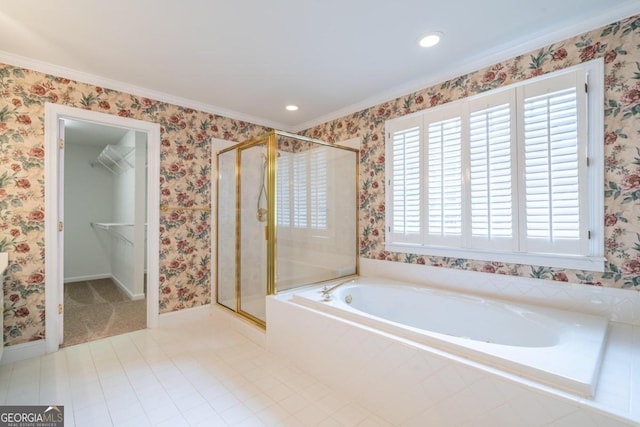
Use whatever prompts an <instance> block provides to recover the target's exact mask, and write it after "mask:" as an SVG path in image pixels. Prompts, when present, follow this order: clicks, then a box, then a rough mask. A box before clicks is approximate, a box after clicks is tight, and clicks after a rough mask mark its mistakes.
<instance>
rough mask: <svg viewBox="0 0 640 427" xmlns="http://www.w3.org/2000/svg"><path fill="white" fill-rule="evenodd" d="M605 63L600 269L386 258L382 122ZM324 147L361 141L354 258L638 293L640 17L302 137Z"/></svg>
mask: <svg viewBox="0 0 640 427" xmlns="http://www.w3.org/2000/svg"><path fill="white" fill-rule="evenodd" d="M595 58H603V60H604V63H605V82H604V83H605V140H604V141H603V144H605V180H606V182H605V205H606V206H605V214H606V217H605V227H606V229H605V233H606V236H605V239H606V242H605V255H606V258H607V263H606V271H605V272H604V273H593V272H585V271H570V270H562V269H555V268H548V267H540V266H529V265H518V264H505V263H499V262H484V261H474V260H468V259H458V258H450V257H437V256H422V255H416V254H404V253H393V252H387V251H385V248H384V220H385V206H384V203H385V195H384V183H385V180H384V164H385V158H384V154H385V147H384V126H385V121H386V120H389V119H393V118H396V117H400V116H403V115H406V114H410V113H414V112H416V111H420V110H424V109H427V108H430V107H433V106H436V105H440V104H444V103H447V102H451V101H455V100H458V99H461V98H464V97H467V96H471V95H475V94H478V93H480V92H484V91H486V90H490V89H494V88H498V87H501V86H504V85H509V84H512V83H515V82H519V81H523V80H526V79H528V78H531V77H535V76H539V75H541V74H544V73H549V72H551V71H555V70H560V69H563V68H567V67H570V66H572V65H575V64H579V63H581V62H584V61H589V60H592V59H595ZM304 133H305V134H306V135H308V136H312V137H314V138H319V139H323V140H325V141H329V142H338V141H344V140H347V139H350V138H354V137H360V138H361V148H360V184H361V188H360V256H362V257H365V258H372V259H379V260H390V261H400V262H406V263H417V264H425V265H431V266H439V267H448V268H456V269H464V270H475V271H483V272H487V273H497V274H509V275H515V276H527V277H536V278H543V279H553V280H559V281H571V282H576V283H583V284H589V285H598V286H608V287H618V288H633V289H637V290H640V218H639V213H640V212H639V209H638V200H640V16H632V17H630V18H627V19H624V20H621V21H619V22H615V23H613V24H611V25H607V26H606V27H603V28H599V29H595V30H593V31H589V32H587V33H585V34H582V35H579V36H576V37H574V38H572V39H569V40H565V41H562V42H559V43H554V44H552V45H550V46H546V47H544V48H542V49H539V50H536V51H534V52H530V53H527V54H524V55H521V56H518V57H515V58H513V59H510V60H508V61H504V62H501V63H499V64H495V65H492V66H490V67H488V68H485V69H482V70H478V71H476V72H473V73H470V74H465V75H462V76H459V77H456V78H454V79H451V80H448V81H446V82H443V83H441V84H439V85H436V86H432V87H429V88H425V89H422V90H419V91H417V92H414V93H411V94H408V95H406V96H403V97H400V98H397V99H394V100H392V101H389V102H385V103H383V104H380V105H377V106H374V107H371V108H368V109H366V110H362V111H359V112H357V113H354V114H351V115H348V116H346V117H342V118H339V119H337V120H333V121H330V122H328V123H324V124H322V125H319V126H316V127H314V128H312V129H308V130H306V131H305V132H304Z"/></svg>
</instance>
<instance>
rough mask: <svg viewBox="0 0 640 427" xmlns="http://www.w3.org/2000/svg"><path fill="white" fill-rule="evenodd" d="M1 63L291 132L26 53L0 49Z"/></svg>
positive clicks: (234, 113) (276, 124)
mask: <svg viewBox="0 0 640 427" xmlns="http://www.w3.org/2000/svg"><path fill="white" fill-rule="evenodd" d="M0 62H3V63H5V64H7V65H13V66H16V67H21V68H26V69H29V70H33V71H39V72H41V73H45V74H50V75H53V76H56V77H64V78H67V79H70V80H75V81H78V82H82V83H87V84H92V85H95V86H100V87H104V88H109V89H112V90H117V91H119V92H123V93H127V94H131V95H135V96H141V97H145V98H149V99H154V100H157V101H162V102H166V103H169V104H173V105H178V106H181V107H185V108H192V109H194V110H197V111H202V112H205V113H210V114H216V115H219V116H223V117H227V118H230V119H235V120H241V121H244V122H248V123H252V124H255V125H260V126H265V127H268V128H273V129H279V130H285V131H289V132H291V131H292V129H291V126H288V125H285V124H283V123H278V122H273V121H270V120H267V119H263V118H260V117H254V116H250V115H248V114H243V113H239V112H237V111H233V110H228V109H225V108H222V107H217V106H215V105H210V104H205V103H202V102H198V101H194V100H192V99H187V98H182V97H179V96H175V95H171V94H168V93H164V92H160V91H156V90H153V89H147V88H144V87H141V86H136V85H132V84H129V83H125V82H121V81H117V80H112V79H108V78H106V77H102V76H98V75H95V74H90V73H86V72H84V71H78V70H74V69H71V68H67V67H61V66H59V65H55V64H51V63H49V62H44V61H39V60H37V59H32V58H27V57H25V56H21V55H16V54H14V53H10V52H6V51H1V50H0Z"/></svg>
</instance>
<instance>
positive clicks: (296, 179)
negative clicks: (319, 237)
mask: <svg viewBox="0 0 640 427" xmlns="http://www.w3.org/2000/svg"><path fill="white" fill-rule="evenodd" d="M307 182H308V181H307V153H296V154H294V156H293V226H294V227H295V228H307V227H308V223H307Z"/></svg>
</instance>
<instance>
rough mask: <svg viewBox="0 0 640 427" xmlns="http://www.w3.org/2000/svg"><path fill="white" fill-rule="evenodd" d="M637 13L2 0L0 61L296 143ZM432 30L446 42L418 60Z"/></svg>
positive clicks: (252, 0) (619, 0) (482, 6)
mask: <svg viewBox="0 0 640 427" xmlns="http://www.w3.org/2000/svg"><path fill="white" fill-rule="evenodd" d="M638 12H640V1H638V0H528V1H525V0H486V1H478V0H457V1H451V0H448V1H446V0H439V1H434V0H397V1H391V0H271V1H264V0H234V1H229V0H227V1H223V0H182V1H175V0H171V1H169V0H136V1H131V0H109V1H98V0H93V1H92V0H55V1H37V0H20V1H16V0H0V51H1V52H0V61H4V62H8V63H12V64H14V65H20V66H30V68H34V69H40V70H41V71H42V70H43V69H44V71H46V72H50V73H53V72H55V73H57V74H58V75H63V76H66V77H70V78H76V79H78V80H83V81H87V82H89V83H94V84H101V85H103V86H107V87H111V88H113V89H118V90H125V89H126V90H128V91H129V92H133V93H135V94H138V95H142V96H149V97H153V98H156V99H161V100H164V101H168V102H174V103H178V104H180V105H184V106H189V107H194V108H198V109H201V110H205V111H209V112H214V113H219V114H222V115H226V116H229V117H233V118H237V119H242V120H248V121H252V122H254V123H259V124H264V125H267V126H272V127H275V128H281V129H287V130H294V131H297V130H301V129H304V128H306V127H309V126H311V125H313V124H317V123H321V122H323V121H326V120H328V119H332V118H336V117H339V116H341V115H343V114H345V113H349V112H353V111H356V110H358V109H361V108H364V107H367V106H371V105H375V104H376V103H378V102H382V101H384V100H387V99H391V98H393V97H395V96H400V95H403V94H406V93H409V92H411V91H412V90H416V89H419V88H421V87H425V86H427V85H428V84H435V83H437V82H440V81H443V80H444V79H446V78H451V77H455V76H456V75H458V74H461V73H464V72H470V71H473V70H475V69H477V68H479V67H481V66H485V65H490V64H492V63H494V62H496V61H498V60H502V59H506V58H508V57H511V56H514V55H517V54H521V53H526V52H527V51H528V50H530V49H534V48H538V47H541V46H543V45H545V44H547V43H551V42H554V41H558V40H560V39H562V38H566V37H570V36H573V35H575V34H577V33H580V32H582V31H585V30H588V29H591V28H595V27H597V26H600V25H604V24H607V23H609V22H612V21H613V20H616V19H620V18H623V17H626V16H629V15H631V14H633V13H638ZM434 30H437V31H442V32H444V38H443V40H442V42H441V43H440V44H439V45H438V46H436V47H435V48H432V49H429V50H427V49H423V48H420V47H418V45H417V43H416V41H417V39H418V38H419V37H420V36H421V35H423V34H424V33H426V32H429V31H434ZM290 103H294V104H297V105H299V106H300V110H299V111H297V112H288V111H285V109H284V107H285V105H287V104H290Z"/></svg>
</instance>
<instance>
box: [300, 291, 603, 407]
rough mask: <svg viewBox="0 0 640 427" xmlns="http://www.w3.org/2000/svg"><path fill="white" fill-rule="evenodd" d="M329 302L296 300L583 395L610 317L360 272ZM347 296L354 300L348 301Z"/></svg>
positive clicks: (308, 297)
mask: <svg viewBox="0 0 640 427" xmlns="http://www.w3.org/2000/svg"><path fill="white" fill-rule="evenodd" d="M332 296H333V298H332V299H331V301H329V302H327V301H324V300H323V297H322V294H321V288H312V289H305V290H300V291H296V292H295V293H294V294H293V296H292V298H291V300H292V301H293V302H294V303H298V304H301V305H304V306H307V307H310V308H313V309H316V310H321V311H324V312H328V313H329V314H332V315H336V316H339V317H342V318H345V319H347V320H350V321H356V322H358V323H361V324H363V325H365V326H367V327H372V328H375V329H377V330H380V331H383V332H385V333H390V334H393V335H395V336H398V337H401V338H404V339H409V340H412V341H414V342H417V343H419V344H423V345H427V346H430V347H433V348H437V349H439V350H444V351H446V352H449V353H452V354H455V355H457V356H462V357H464V358H468V359H471V360H474V361H479V362H481V363H483V364H486V365H490V366H492V367H495V368H498V369H501V370H504V371H506V372H509V373H512V374H516V375H519V376H522V377H525V378H529V379H533V380H534V381H538V382H541V383H545V384H547V385H551V386H553V387H556V388H558V389H562V390H565V391H569V392H571V393H575V394H578V395H582V396H587V397H591V396H593V395H594V392H595V387H596V381H597V378H598V370H599V367H600V361H601V357H602V352H603V348H604V344H605V339H606V334H607V319H606V318H604V317H598V316H593V315H587V314H582V313H575V312H568V311H560V310H555V309H550V308H545V307H539V306H532V305H522V304H515V303H511V302H505V301H500V300H491V299H488V298H483V297H478V296H470V295H464V294H459V293H454V292H447V291H443V290H438V289H433V288H426V287H422V286H416V285H411V284H408V283H402V282H391V281H389V280H384V279H372V278H357V279H354V280H353V282H350V283H347V284H344V285H342V286H340V287H338V288H337V289H336V290H335V291H334V292H333V293H332ZM347 300H350V303H347V302H346V301H347Z"/></svg>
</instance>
